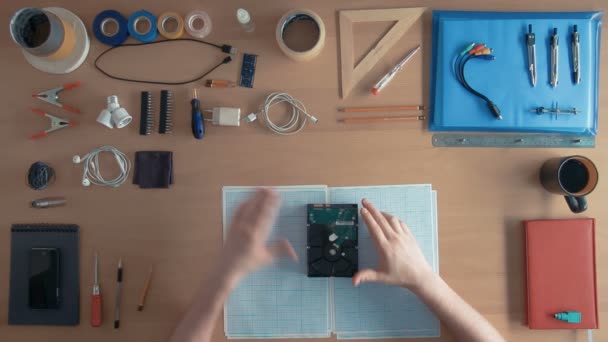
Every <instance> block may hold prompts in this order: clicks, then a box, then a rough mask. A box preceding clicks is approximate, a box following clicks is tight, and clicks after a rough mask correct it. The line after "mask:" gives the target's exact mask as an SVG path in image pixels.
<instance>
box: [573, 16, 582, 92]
mask: <svg viewBox="0 0 608 342" xmlns="http://www.w3.org/2000/svg"><path fill="white" fill-rule="evenodd" d="M580 56H581V47H580V39H579V36H578V26H577V25H574V30H573V32H572V81H573V82H574V84H579V83H581V58H580Z"/></svg>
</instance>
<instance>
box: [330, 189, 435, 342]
mask: <svg viewBox="0 0 608 342" xmlns="http://www.w3.org/2000/svg"><path fill="white" fill-rule="evenodd" d="M361 198H367V199H368V200H370V201H371V202H372V203H374V205H375V206H376V207H377V208H378V209H379V210H381V211H384V212H387V213H391V214H392V215H395V216H397V217H398V218H399V219H401V220H402V221H403V222H405V223H406V224H407V226H408V227H409V229H410V230H411V231H412V234H414V236H415V237H416V241H417V242H418V244H419V246H420V248H421V250H422V253H423V254H424V256H425V258H426V259H427V261H428V262H429V263H430V264H431V265H432V266H433V269H434V271H437V265H438V248H437V226H436V222H437V220H436V213H437V212H436V202H435V199H436V193H435V192H434V191H432V190H431V186H430V185H404V186H382V187H352V188H331V189H330V203H357V202H358V201H360V200H361ZM359 222H360V225H359V269H364V268H374V267H375V266H376V264H377V261H378V255H377V253H376V250H375V247H374V245H373V242H372V240H371V237H370V235H369V232H368V230H367V227H366V225H365V222H364V221H363V220H360V221H359ZM332 282H333V286H334V287H333V291H332V293H333V297H334V298H333V303H334V312H335V314H334V315H335V318H334V319H335V326H334V330H335V333H336V334H337V337H338V338H339V339H355V338H389V337H437V336H439V333H440V324H439V320H437V318H435V316H434V315H433V314H432V313H431V312H430V310H429V309H428V308H427V307H426V305H424V304H423V303H422V302H421V301H420V300H419V299H418V297H416V296H415V295H414V294H413V293H411V292H410V291H408V290H404V289H402V288H398V287H394V286H386V285H381V284H369V283H364V284H361V285H359V286H358V287H354V286H353V285H352V281H351V279H350V278H348V279H347V278H333V279H332Z"/></svg>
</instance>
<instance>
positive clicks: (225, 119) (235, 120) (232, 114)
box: [211, 107, 241, 126]
mask: <svg viewBox="0 0 608 342" xmlns="http://www.w3.org/2000/svg"><path fill="white" fill-rule="evenodd" d="M212 112H213V117H212V120H211V121H212V123H213V125H215V126H240V124H241V109H240V108H229V107H216V108H213V111H212Z"/></svg>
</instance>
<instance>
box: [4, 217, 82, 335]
mask: <svg viewBox="0 0 608 342" xmlns="http://www.w3.org/2000/svg"><path fill="white" fill-rule="evenodd" d="M79 245H80V244H79V235H78V226H77V225H73V224H14V225H13V226H12V227H11V273H10V290H9V309H8V324H22V325H78V324H79V320H80V302H79V301H80V272H79V269H80V267H79V260H80V252H79ZM33 247H51V248H58V249H59V250H60V253H61V257H60V261H59V265H60V268H59V270H60V298H61V299H60V304H59V308H58V309H50V310H34V309H30V307H29V257H30V250H31V249H32V248H33Z"/></svg>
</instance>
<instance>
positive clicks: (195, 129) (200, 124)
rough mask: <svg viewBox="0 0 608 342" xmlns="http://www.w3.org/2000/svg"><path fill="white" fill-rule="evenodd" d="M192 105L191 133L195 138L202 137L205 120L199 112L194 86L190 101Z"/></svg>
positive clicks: (198, 102)
mask: <svg viewBox="0 0 608 342" xmlns="http://www.w3.org/2000/svg"><path fill="white" fill-rule="evenodd" d="M190 104H191V105H192V135H194V137H195V138H196V139H199V140H200V139H203V136H204V135H205V122H204V121H203V115H202V114H201V109H200V104H201V103H200V101H199V100H198V97H197V96H196V88H194V96H193V98H192V101H190Z"/></svg>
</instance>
